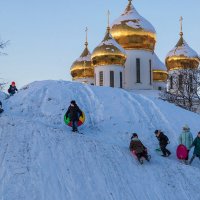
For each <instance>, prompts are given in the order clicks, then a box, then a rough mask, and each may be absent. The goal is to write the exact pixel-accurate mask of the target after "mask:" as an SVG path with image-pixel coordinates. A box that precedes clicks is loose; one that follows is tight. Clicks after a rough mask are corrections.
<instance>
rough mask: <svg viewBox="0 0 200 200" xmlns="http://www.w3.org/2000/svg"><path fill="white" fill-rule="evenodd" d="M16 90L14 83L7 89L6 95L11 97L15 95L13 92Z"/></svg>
mask: <svg viewBox="0 0 200 200" xmlns="http://www.w3.org/2000/svg"><path fill="white" fill-rule="evenodd" d="M17 91H18V89H17V88H16V86H15V82H12V83H11V85H10V87H9V89H8V93H9V94H10V96H13V95H14V94H15V92H17Z"/></svg>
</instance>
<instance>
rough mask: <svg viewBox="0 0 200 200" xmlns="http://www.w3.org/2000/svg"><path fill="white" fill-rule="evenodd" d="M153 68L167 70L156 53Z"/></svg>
mask: <svg viewBox="0 0 200 200" xmlns="http://www.w3.org/2000/svg"><path fill="white" fill-rule="evenodd" d="M153 70H162V71H167V67H166V66H165V64H164V63H163V62H161V60H160V59H159V58H158V56H157V55H156V54H155V53H154V55H153Z"/></svg>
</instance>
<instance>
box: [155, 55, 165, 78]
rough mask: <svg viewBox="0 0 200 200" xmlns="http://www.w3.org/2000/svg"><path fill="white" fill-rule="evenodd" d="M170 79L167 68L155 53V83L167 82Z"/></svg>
mask: <svg viewBox="0 0 200 200" xmlns="http://www.w3.org/2000/svg"><path fill="white" fill-rule="evenodd" d="M167 78H168V73H167V68H166V66H165V65H164V63H162V62H161V61H160V59H159V58H158V56H157V55H156V54H155V53H154V62H153V81H154V82H166V81H167Z"/></svg>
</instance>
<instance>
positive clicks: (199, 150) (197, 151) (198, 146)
mask: <svg viewBox="0 0 200 200" xmlns="http://www.w3.org/2000/svg"><path fill="white" fill-rule="evenodd" d="M193 146H194V152H193V156H192V158H191V160H190V162H189V164H191V163H192V161H193V160H194V158H195V157H198V158H199V160H200V132H198V135H197V137H196V138H195V140H194V142H193V143H192V145H191V147H193Z"/></svg>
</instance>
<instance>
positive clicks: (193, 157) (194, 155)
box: [189, 154, 200, 164]
mask: <svg viewBox="0 0 200 200" xmlns="http://www.w3.org/2000/svg"><path fill="white" fill-rule="evenodd" d="M195 157H198V158H199V160H200V156H199V155H196V154H193V156H192V158H191V159H190V162H189V164H192V161H193V160H194V159H195Z"/></svg>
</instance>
